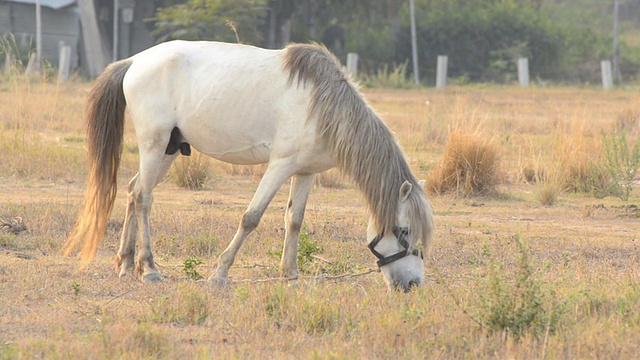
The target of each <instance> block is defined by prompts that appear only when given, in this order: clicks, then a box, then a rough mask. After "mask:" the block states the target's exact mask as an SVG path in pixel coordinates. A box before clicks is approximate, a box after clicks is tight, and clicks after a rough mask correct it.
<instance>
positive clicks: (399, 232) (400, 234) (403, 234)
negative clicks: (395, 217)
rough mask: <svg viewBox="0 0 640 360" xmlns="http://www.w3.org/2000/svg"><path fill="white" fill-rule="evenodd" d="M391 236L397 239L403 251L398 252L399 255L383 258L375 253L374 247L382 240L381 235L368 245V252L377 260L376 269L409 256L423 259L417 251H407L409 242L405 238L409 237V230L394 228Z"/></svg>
mask: <svg viewBox="0 0 640 360" xmlns="http://www.w3.org/2000/svg"><path fill="white" fill-rule="evenodd" d="M393 235H395V236H396V238H397V239H398V243H399V244H400V246H401V247H403V248H404V250H402V251H400V252H399V253H396V254H393V255H391V256H387V257H384V256H383V255H382V254H380V253H379V252H377V251H376V246H378V243H379V242H380V240H382V237H383V235H382V234H379V235H378V236H376V237H375V238H374V239H373V240H372V241H371V242H370V243H369V250H371V252H372V253H373V255H375V256H376V257H377V258H378V262H377V264H378V267H382V266H384V265H387V264H390V263H392V262H394V261H396V260H400V259H402V258H403V257H405V256H409V255H415V256H420V258H421V259H424V257H423V255H422V252H421V251H420V250H419V249H413V250H411V251H409V242H408V241H407V236H408V235H409V228H406V227H398V226H396V227H394V228H393Z"/></svg>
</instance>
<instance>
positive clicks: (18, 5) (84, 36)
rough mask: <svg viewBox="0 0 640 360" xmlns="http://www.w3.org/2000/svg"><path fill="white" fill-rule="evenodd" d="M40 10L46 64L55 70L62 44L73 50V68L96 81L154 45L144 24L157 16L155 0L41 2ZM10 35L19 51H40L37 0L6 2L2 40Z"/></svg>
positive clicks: (0, 16)
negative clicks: (111, 65) (117, 61)
mask: <svg viewBox="0 0 640 360" xmlns="http://www.w3.org/2000/svg"><path fill="white" fill-rule="evenodd" d="M40 5H41V18H42V59H43V60H44V61H47V62H49V63H51V64H52V65H54V66H57V64H58V56H59V55H58V54H59V46H60V45H61V44H65V45H70V46H71V68H72V69H76V70H78V69H82V72H83V73H84V74H86V75H88V76H90V77H95V76H97V75H98V74H100V72H102V70H103V69H104V67H105V66H106V65H107V64H109V63H110V62H112V61H113V60H114V59H123V58H126V57H129V56H131V55H133V54H135V53H138V52H140V51H142V50H144V49H147V48H149V47H150V46H152V45H153V44H154V39H153V37H152V36H151V33H150V32H149V29H148V28H147V26H146V24H145V21H144V20H145V19H147V18H149V17H152V16H153V14H154V12H155V9H156V1H155V0H136V1H134V0H77V1H76V0H40ZM116 6H117V7H118V12H117V13H115V12H114V8H115V7H116ZM114 29H116V31H117V36H114ZM9 34H13V38H14V39H15V40H16V43H17V45H18V46H19V47H21V48H23V49H35V47H36V44H35V39H36V0H0V35H3V36H5V38H6V37H8V36H10V35H9ZM114 39H115V41H114ZM114 44H115V45H114Z"/></svg>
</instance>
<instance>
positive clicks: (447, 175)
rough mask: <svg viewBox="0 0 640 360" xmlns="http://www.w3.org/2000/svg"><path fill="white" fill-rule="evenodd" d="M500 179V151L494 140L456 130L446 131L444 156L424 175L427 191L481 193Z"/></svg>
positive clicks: (437, 192)
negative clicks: (446, 141) (425, 176)
mask: <svg viewBox="0 0 640 360" xmlns="http://www.w3.org/2000/svg"><path fill="white" fill-rule="evenodd" d="M500 182H501V175H500V154H499V151H498V146H497V145H496V144H495V142H494V140H492V139H486V138H482V137H481V136H480V135H478V134H477V133H474V134H470V133H465V132H463V131H461V130H460V129H456V130H453V131H452V132H451V133H450V134H449V140H448V143H447V146H446V148H445V150H444V155H443V158H442V160H441V162H440V163H439V164H438V166H437V167H436V168H435V169H434V171H432V172H431V173H430V174H429V177H428V178H427V185H426V187H427V190H428V191H430V192H431V193H436V194H444V193H455V194H456V195H461V196H475V195H482V194H485V193H487V192H489V191H492V190H494V189H495V187H496V185H498V184H499V183H500Z"/></svg>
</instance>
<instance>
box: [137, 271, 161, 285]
mask: <svg viewBox="0 0 640 360" xmlns="http://www.w3.org/2000/svg"><path fill="white" fill-rule="evenodd" d="M142 282H146V283H151V284H155V283H159V282H162V276H160V274H158V273H149V274H144V275H143V276H142Z"/></svg>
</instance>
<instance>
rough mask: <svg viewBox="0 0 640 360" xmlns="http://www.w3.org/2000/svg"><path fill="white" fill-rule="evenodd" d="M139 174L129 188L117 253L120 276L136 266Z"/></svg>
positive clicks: (130, 271)
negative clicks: (137, 187) (136, 196)
mask: <svg viewBox="0 0 640 360" xmlns="http://www.w3.org/2000/svg"><path fill="white" fill-rule="evenodd" d="M137 179H138V174H136V175H135V176H134V177H133V179H131V181H130V182H129V186H128V188H127V209H126V213H125V216H124V224H123V225H122V236H121V237H120V249H119V250H118V254H117V255H116V272H117V273H118V275H119V276H120V277H122V276H124V275H126V274H128V273H132V272H133V268H134V266H135V263H134V259H133V258H134V256H135V252H136V232H137V231H138V223H137V220H136V216H135V215H136V211H135V210H136V202H135V200H136V199H135V196H134V191H133V190H134V188H135V186H136V181H137Z"/></svg>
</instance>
